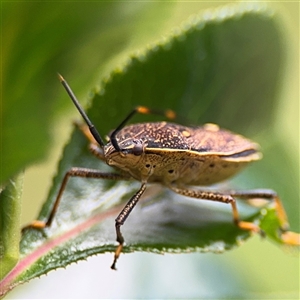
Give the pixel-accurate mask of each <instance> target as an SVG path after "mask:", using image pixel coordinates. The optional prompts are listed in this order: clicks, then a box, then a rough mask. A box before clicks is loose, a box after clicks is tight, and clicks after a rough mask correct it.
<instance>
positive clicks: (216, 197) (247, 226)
mask: <svg viewBox="0 0 300 300" xmlns="http://www.w3.org/2000/svg"><path fill="white" fill-rule="evenodd" d="M169 188H170V189H171V190H173V191H174V192H175V193H177V194H180V195H183V196H188V197H192V198H196V199H203V200H210V201H216V202H222V203H228V204H231V207H232V213H233V221H234V223H235V224H236V225H237V226H238V227H239V228H241V229H244V230H248V231H252V232H256V233H260V234H261V235H264V233H263V231H262V230H261V228H260V227H259V226H258V225H257V224H255V223H253V222H247V221H242V220H240V217H239V213H238V209H237V205H236V200H235V198H240V199H245V200H248V199H254V198H262V199H266V200H269V201H274V202H275V204H276V206H275V209H276V211H277V214H278V218H279V221H280V223H281V227H282V228H281V229H282V232H281V234H280V238H281V240H282V241H283V243H285V244H289V245H299V244H300V235H299V234H297V233H294V232H290V231H287V229H288V222H287V217H286V213H285V210H284V208H283V205H282V203H281V201H280V199H279V197H278V196H277V194H276V193H275V192H274V191H272V190H247V191H230V192H224V193H216V192H210V191H201V190H191V189H187V188H179V187H175V186H172V185H170V186H169Z"/></svg>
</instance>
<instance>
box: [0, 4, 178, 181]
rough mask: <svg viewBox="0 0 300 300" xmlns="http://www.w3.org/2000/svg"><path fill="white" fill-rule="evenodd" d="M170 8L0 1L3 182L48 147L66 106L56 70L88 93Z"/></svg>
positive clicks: (42, 155) (159, 23) (148, 34)
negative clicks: (74, 75) (151, 23)
mask: <svg viewBox="0 0 300 300" xmlns="http://www.w3.org/2000/svg"><path fill="white" fill-rule="evenodd" d="M172 8H173V4H168V3H157V4H152V5H151V4H145V3H117V2H113V1H111V2H102V3H96V2H94V3H89V5H83V3H80V2H74V3H73V5H72V10H71V13H70V3H69V2H68V1H66V2H61V3H60V4H59V5H56V4H55V3H53V2H52V3H51V2H39V3H37V2H28V1H22V2H20V3H18V5H15V3H13V2H9V1H6V2H5V1H4V2H1V26H2V29H3V30H2V34H3V36H2V39H3V41H4V43H3V49H2V50H3V51H2V53H1V56H2V63H3V64H2V73H3V82H2V83H1V84H2V88H1V91H2V102H1V103H2V106H1V139H2V141H3V143H1V158H2V161H4V162H5V164H2V165H1V172H0V182H1V183H2V182H5V180H7V179H8V178H10V177H11V176H13V175H14V174H15V173H16V172H18V171H19V170H23V169H24V166H27V165H29V164H30V163H32V162H39V161H41V159H43V158H45V156H46V154H47V153H48V151H49V149H50V147H51V146H52V143H53V140H52V139H51V137H52V134H53V133H52V130H53V127H54V126H55V125H54V124H53V122H54V121H55V120H56V119H55V117H56V116H57V115H58V114H61V115H62V114H63V112H64V111H65V107H66V104H67V102H66V101H65V98H62V97H61V96H60V97H58V94H59V93H58V91H62V90H61V89H60V86H59V85H58V84H57V81H56V80H55V76H56V74H57V72H61V73H63V74H64V76H67V75H68V74H70V73H72V74H80V75H78V76H76V82H75V83H74V84H73V86H74V87H78V89H77V90H79V89H80V90H79V91H80V93H83V92H85V93H86V92H87V90H88V89H89V88H90V87H92V86H94V85H95V84H96V80H95V77H97V80H98V78H99V73H100V74H103V73H105V72H107V71H108V66H109V65H110V63H111V62H112V61H117V62H118V61H119V60H120V59H122V58H123V56H124V55H125V53H127V52H128V51H129V50H130V51H132V48H131V47H132V46H135V47H138V46H139V43H141V44H142V45H143V44H144V43H145V40H146V41H148V39H150V38H151V37H153V35H154V34H153V33H152V31H149V30H145V28H147V25H148V24H149V22H152V20H153V17H154V16H155V20H156V22H155V25H154V26H153V28H158V32H160V30H162V28H164V23H165V22H166V21H165V20H166V16H168V15H170V14H171V12H172ZM30 16H34V17H30ZM140 31H141V32H140ZM142 33H143V34H142ZM155 33H156V34H157V31H155ZM137 37H140V38H139V39H138V42H136V41H135V40H134V38H135V39H136V38H137ZM78 41H80V42H78ZM91 57H93V59H91ZM95 66H97V68H96V67H95ZM73 82H74V80H73ZM97 83H98V82H97ZM61 95H63V94H62V93H61ZM69 107H71V106H69ZM31 116H34V118H32V117H31ZM20 149H22V151H20Z"/></svg>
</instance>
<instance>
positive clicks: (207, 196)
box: [169, 185, 262, 234]
mask: <svg viewBox="0 0 300 300" xmlns="http://www.w3.org/2000/svg"><path fill="white" fill-rule="evenodd" d="M169 187H170V189H171V190H172V191H174V192H175V193H177V194H180V195H183V196H187V197H191V198H196V199H203V200H210V201H216V202H222V203H229V204H231V207H232V213H233V221H234V223H235V224H236V225H237V226H238V227H240V228H241V229H244V230H249V231H252V232H257V233H261V234H262V231H261V229H260V228H259V226H257V225H256V224H254V223H252V222H245V221H241V220H240V217H239V213H238V209H237V205H236V200H235V199H234V198H233V196H232V195H231V194H221V193H215V192H209V191H200V190H190V189H185V188H178V187H175V186H172V185H171V186H169Z"/></svg>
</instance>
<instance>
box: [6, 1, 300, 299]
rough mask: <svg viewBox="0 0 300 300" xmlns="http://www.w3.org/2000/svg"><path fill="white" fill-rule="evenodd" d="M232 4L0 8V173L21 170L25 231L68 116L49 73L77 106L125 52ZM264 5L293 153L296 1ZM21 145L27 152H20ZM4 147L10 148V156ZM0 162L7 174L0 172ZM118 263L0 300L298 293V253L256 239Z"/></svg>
mask: <svg viewBox="0 0 300 300" xmlns="http://www.w3.org/2000/svg"><path fill="white" fill-rule="evenodd" d="M236 2H237V1H236ZM236 2H234V1H232V2H222V3H214V2H209V1H207V2H201V3H189V2H180V3H176V2H174V3H173V2H172V3H168V2H157V3H150V2H134V3H122V2H97V3H95V2H88V3H85V2H62V3H51V2H45V3H33V2H18V3H17V2H5V3H1V5H2V7H1V9H2V61H1V63H2V76H3V78H2V88H1V89H2V97H3V100H4V101H3V105H2V112H1V114H2V116H1V118H2V117H3V124H4V125H5V126H6V128H9V130H8V131H5V132H4V134H3V137H2V141H4V143H3V144H2V145H1V156H2V165H1V170H2V171H1V173H2V175H3V177H4V178H6V176H7V174H9V172H15V171H17V170H18V159H19V161H23V162H27V164H28V165H30V167H28V168H26V175H25V181H24V196H23V218H22V222H23V223H24V224H25V223H28V222H29V221H30V220H32V219H34V218H35V217H36V216H37V214H38V212H39V210H40V206H41V204H42V203H43V201H44V200H45V199H46V195H47V192H48V190H49V188H50V186H51V184H52V180H51V178H52V177H53V175H54V174H55V171H56V167H57V161H58V160H59V157H60V154H61V149H62V147H63V145H64V144H65V142H66V140H67V139H68V136H69V134H70V132H71V129H72V126H71V122H72V120H73V119H76V117H77V114H76V111H75V110H74V109H73V107H72V106H71V104H70V103H69V102H67V101H66V98H65V92H64V91H63V89H62V88H61V86H60V85H59V84H58V81H57V79H56V77H55V76H56V73H57V72H60V73H62V74H63V75H64V76H65V77H66V78H67V79H69V78H70V79H69V81H71V82H72V88H73V89H74V90H75V91H76V94H77V96H78V98H79V99H82V102H83V103H84V101H86V99H87V98H88V96H89V92H90V91H91V90H93V89H95V87H96V88H97V85H98V84H99V82H100V79H101V78H102V77H103V76H107V75H108V74H109V73H110V71H111V70H112V69H113V68H115V67H116V66H118V64H120V63H121V62H122V61H123V60H124V58H125V57H126V55H128V54H129V53H132V52H134V51H135V50H136V49H139V48H144V47H145V43H151V42H155V41H156V40H157V39H159V38H161V36H162V35H164V34H166V33H168V32H169V31H170V29H172V28H173V27H175V26H177V25H179V24H180V23H181V22H182V21H184V20H186V19H187V18H188V17H189V16H190V15H191V14H193V13H195V12H198V11H200V10H202V9H205V8H212V7H217V6H220V5H224V4H228V3H236ZM262 3H263V2H262ZM268 5H269V6H271V7H273V8H274V9H276V10H277V14H278V17H279V19H280V21H281V24H282V28H281V31H282V35H283V36H284V38H285V43H286V48H285V49H286V65H285V67H284V76H283V78H284V82H283V83H282V90H281V95H280V104H279V107H278V112H277V115H276V122H275V125H274V126H276V129H277V130H278V135H280V136H281V137H282V139H283V140H285V141H286V144H287V147H289V148H290V149H291V152H292V153H295V152H296V153H299V94H298V82H299V69H298V65H299V64H298V62H299V44H298V42H299V38H298V37H299V23H298V21H299V3H292V2H288V3H276V4H275V3H268ZM26 99H30V100H32V101H26ZM14 111H16V112H19V111H22V112H23V114H24V118H22V119H21V120H20V119H19V114H16V117H15V118H14ZM266 114H267V112H266ZM6 116H9V119H7V118H6ZM37 119H38V122H37ZM20 123H21V124H20ZM36 124H39V126H38V128H37V126H36ZM20 125H21V126H22V127H23V128H24V131H25V132H26V133H24V132H23V133H22V135H20V133H19V131H18V130H17V127H20ZM48 128H49V129H48ZM23 143H24V144H25V143H26V145H27V144H28V143H29V144H30V146H31V148H29V149H27V148H28V147H26V149H22V147H21V149H20V145H22V144H23ZM10 149H18V154H19V155H18V159H15V158H14V157H13V156H12V155H11V153H13V151H10ZM45 153H46V154H45ZM274 155H275V154H274ZM295 157H296V156H295ZM32 163H34V164H32ZM14 164H15V165H14ZM7 165H9V167H10V170H11V171H10V170H7V172H6V166H7ZM295 165H296V168H297V167H298V166H299V161H296V162H295ZM283 180H290V179H286V178H283ZM291 180H292V179H291ZM295 182H297V180H296V181H295ZM295 189H299V186H295ZM296 200H299V199H296ZM296 207H297V206H296ZM295 223H296V224H297V222H295ZM298 224H299V222H298ZM122 259H123V260H124V264H123V266H122V269H121V270H119V271H118V272H117V273H116V272H111V271H110V270H109V268H108V266H109V263H110V261H111V254H108V255H100V256H97V257H93V258H90V259H89V261H88V262H81V263H79V264H78V265H73V266H70V267H68V268H67V270H58V271H56V272H52V273H50V274H49V275H48V276H47V277H43V278H42V279H41V280H39V279H38V280H34V281H32V282H31V283H29V284H26V285H24V286H21V287H19V288H17V289H16V290H15V291H13V292H12V293H11V294H9V296H8V298H35V297H36V298H51V297H59V298H68V297H70V298H81V297H82V298H92V297H98V298H103V297H105V298H110V297H115V298H132V297H145V298H147V297H148V298H154V297H156V298H158V297H159V298H164V297H177V298H183V297H185V298H187V297H197V298H220V297H221V296H222V295H223V296H225V297H226V296H227V295H238V297H241V295H244V297H245V298H272V299H273V298H277V297H278V298H280V299H296V298H297V296H299V254H298V253H285V252H284V251H282V249H278V248H277V247H275V246H274V245H272V244H271V243H268V242H262V241H261V240H260V238H259V237H255V238H253V239H251V240H250V241H249V242H247V243H246V244H245V245H243V246H242V247H240V248H239V249H236V250H234V251H230V252H228V253H225V254H222V255H215V254H189V255H183V254H181V255H170V254H168V255H165V256H158V255H154V254H146V253H135V254H130V255H124V257H122ZM275 262H276V263H275ZM183 274H184V276H183ZM141 275H142V276H141ZM231 298H232V297H231Z"/></svg>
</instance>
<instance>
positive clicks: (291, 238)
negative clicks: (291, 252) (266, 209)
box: [230, 189, 300, 245]
mask: <svg viewBox="0 0 300 300" xmlns="http://www.w3.org/2000/svg"><path fill="white" fill-rule="evenodd" d="M230 195H232V196H233V197H237V198H239V199H243V200H251V199H255V198H256V199H257V198H258V199H264V200H267V201H271V202H274V204H275V211H276V213H277V216H278V220H279V222H280V226H281V228H280V229H281V233H280V238H281V240H282V241H283V243H284V244H288V245H300V235H299V234H298V233H295V232H292V231H288V230H289V222H288V218H287V214H286V212H285V209H284V207H283V205H282V202H281V200H280V198H279V197H278V195H277V193H276V192H275V191H273V190H265V189H256V190H241V191H231V192H230Z"/></svg>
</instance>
